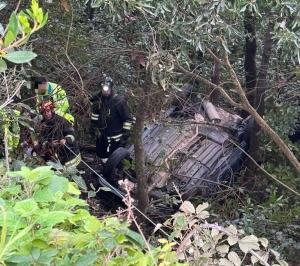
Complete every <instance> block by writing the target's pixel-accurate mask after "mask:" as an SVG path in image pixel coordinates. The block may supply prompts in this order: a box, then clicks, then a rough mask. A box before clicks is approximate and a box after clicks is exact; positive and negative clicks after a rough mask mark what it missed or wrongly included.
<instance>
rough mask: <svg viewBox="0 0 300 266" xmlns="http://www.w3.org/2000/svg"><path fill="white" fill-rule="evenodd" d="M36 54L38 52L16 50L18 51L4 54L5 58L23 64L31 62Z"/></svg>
mask: <svg viewBox="0 0 300 266" xmlns="http://www.w3.org/2000/svg"><path fill="white" fill-rule="evenodd" d="M36 56H37V54H35V53H34V52H31V51H16V52H11V53H8V54H7V55H5V56H4V58H5V59H7V60H8V61H10V62H13V63H16V64H22V63H28V62H30V61H31V60H32V59H34V58H35V57H36Z"/></svg>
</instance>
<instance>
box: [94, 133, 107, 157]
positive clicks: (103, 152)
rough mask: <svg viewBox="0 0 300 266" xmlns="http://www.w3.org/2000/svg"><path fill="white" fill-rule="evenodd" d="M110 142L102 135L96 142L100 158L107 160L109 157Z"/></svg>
mask: <svg viewBox="0 0 300 266" xmlns="http://www.w3.org/2000/svg"><path fill="white" fill-rule="evenodd" d="M107 148H108V142H107V138H106V137H104V136H103V135H101V137H100V138H97V140H96V154H97V156H98V157H100V158H107V157H108V152H107Z"/></svg>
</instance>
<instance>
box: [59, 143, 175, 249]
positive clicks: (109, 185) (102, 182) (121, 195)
mask: <svg viewBox="0 0 300 266" xmlns="http://www.w3.org/2000/svg"><path fill="white" fill-rule="evenodd" d="M64 146H65V147H66V148H67V149H68V150H69V151H70V152H71V153H72V154H73V155H76V153H74V152H73V151H72V149H71V148H70V147H68V146H67V145H66V144H64ZM81 162H82V163H83V164H84V165H85V166H86V167H88V168H89V169H90V170H91V171H92V172H93V173H94V174H96V175H97V176H98V178H99V183H100V184H101V185H102V186H104V187H107V188H109V189H110V190H111V192H112V193H114V194H115V195H116V196H118V197H120V198H121V199H122V200H123V199H125V196H124V193H122V192H121V191H120V190H119V189H117V188H115V187H114V186H113V185H111V184H110V183H109V182H108V181H106V180H105V178H104V177H103V176H102V175H100V174H99V173H97V172H96V171H95V170H94V169H93V168H92V167H91V166H90V165H88V164H87V163H86V162H85V161H84V160H83V159H81ZM133 208H134V209H135V210H136V211H137V212H138V213H139V214H141V215H142V216H143V217H144V218H145V219H146V220H147V221H148V222H150V223H151V224H152V225H154V226H155V228H156V226H157V224H156V223H155V222H153V221H152V220H151V218H150V217H148V216H147V215H146V214H145V213H143V212H142V211H141V210H140V209H139V208H138V207H136V206H135V205H133ZM158 230H159V231H160V232H162V233H163V234H164V235H165V236H167V237H169V238H171V236H170V235H169V234H168V233H167V232H166V231H165V230H163V229H161V228H158ZM175 242H176V243H177V244H179V243H178V242H177V241H175Z"/></svg>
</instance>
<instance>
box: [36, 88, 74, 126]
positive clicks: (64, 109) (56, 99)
mask: <svg viewBox="0 0 300 266" xmlns="http://www.w3.org/2000/svg"><path fill="white" fill-rule="evenodd" d="M44 100H50V101H51V102H53V104H54V106H55V113H56V114H57V115H59V116H61V117H64V118H65V119H66V120H67V121H69V122H70V123H71V124H72V125H73V124H74V117H73V115H71V114H70V111H69V107H70V106H69V101H68V98H67V94H66V91H65V90H64V89H63V88H62V87H61V86H59V85H58V84H56V83H53V82H48V88H47V92H46V93H45V94H44V95H41V94H38V93H37V92H36V103H37V108H38V107H39V105H40V104H41V102H42V101H44Z"/></svg>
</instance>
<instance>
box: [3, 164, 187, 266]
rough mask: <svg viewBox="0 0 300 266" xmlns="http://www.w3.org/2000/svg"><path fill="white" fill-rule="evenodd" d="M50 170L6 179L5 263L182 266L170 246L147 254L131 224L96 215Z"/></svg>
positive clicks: (26, 170)
mask: <svg viewBox="0 0 300 266" xmlns="http://www.w3.org/2000/svg"><path fill="white" fill-rule="evenodd" d="M50 168H51V167H49V166H45V167H38V168H36V169H33V170H31V169H29V168H26V167H23V168H22V169H21V170H20V171H17V172H12V173H9V178H10V179H9V180H8V179H6V181H7V182H9V183H7V184H4V183H3V181H4V179H2V181H1V182H2V186H1V190H0V209H1V216H0V227H1V239H0V265H77V266H84V265H161V266H163V265H181V264H179V263H177V262H176V261H177V258H176V256H175V253H174V254H173V252H172V250H171V247H172V245H171V244H170V243H165V244H164V245H161V246H158V247H157V248H154V247H153V248H151V250H148V252H145V251H146V245H145V242H144V241H143V238H142V237H141V235H139V234H138V233H136V232H134V231H132V230H130V229H129V224H128V223H126V222H124V221H123V222H122V221H121V220H119V219H118V218H117V217H104V218H103V219H101V220H98V219H97V218H96V217H94V216H92V215H91V214H90V213H89V211H88V208H87V203H86V202H85V201H84V200H82V199H80V198H79V194H80V191H79V190H78V188H77V185H76V183H73V182H69V181H68V180H67V179H66V178H64V177H62V176H58V175H56V174H55V173H54V172H53V171H52V170H51V169H50ZM2 174H3V173H2Z"/></svg>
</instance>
